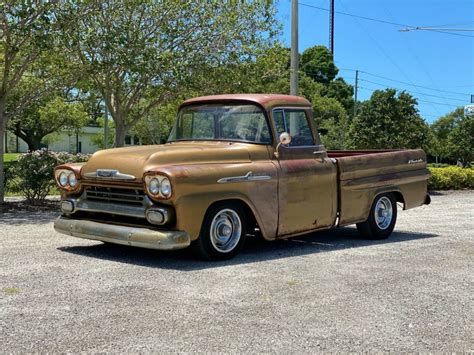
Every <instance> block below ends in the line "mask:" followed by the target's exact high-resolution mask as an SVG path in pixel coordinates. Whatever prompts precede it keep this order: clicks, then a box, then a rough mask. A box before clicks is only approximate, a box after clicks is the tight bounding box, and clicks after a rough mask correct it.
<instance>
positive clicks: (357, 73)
mask: <svg viewBox="0 0 474 355" xmlns="http://www.w3.org/2000/svg"><path fill="white" fill-rule="evenodd" d="M358 85H359V71H358V70H356V77H355V85H354V117H355V116H356V115H357V86H358Z"/></svg>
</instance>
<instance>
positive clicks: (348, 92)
mask: <svg viewBox="0 0 474 355" xmlns="http://www.w3.org/2000/svg"><path fill="white" fill-rule="evenodd" d="M322 95H324V96H327V97H331V98H334V99H336V100H337V101H339V102H340V103H341V104H342V106H343V107H344V108H345V109H346V112H347V113H348V114H351V115H352V112H353V107H354V99H353V97H352V96H353V95H354V88H353V87H352V85H349V84H348V83H346V81H345V80H344V79H343V78H336V79H335V80H333V81H331V82H330V83H329V85H327V87H326V89H325V90H324V91H323V92H322Z"/></svg>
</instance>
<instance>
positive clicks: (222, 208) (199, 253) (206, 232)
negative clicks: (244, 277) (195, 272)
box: [191, 202, 247, 260]
mask: <svg viewBox="0 0 474 355" xmlns="http://www.w3.org/2000/svg"><path fill="white" fill-rule="evenodd" d="M246 222H247V221H246V213H245V211H244V209H243V208H242V207H241V206H240V205H238V204H235V203H230V202H223V203H218V204H215V205H213V206H211V207H210V208H209V209H208V211H207V212H206V215H205V217H204V222H203V224H202V227H201V233H200V234H199V237H198V239H196V240H194V241H193V242H192V243H191V248H192V251H193V254H194V255H195V256H196V257H197V258H199V259H204V260H227V259H231V258H233V257H234V256H235V255H236V254H237V253H238V252H239V251H240V249H241V248H242V245H243V244H244V242H245V235H246V233H247V223H246Z"/></svg>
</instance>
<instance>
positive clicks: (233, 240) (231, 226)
mask: <svg viewBox="0 0 474 355" xmlns="http://www.w3.org/2000/svg"><path fill="white" fill-rule="evenodd" d="M241 236H242V221H241V220H240V217H239V215H238V214H237V212H235V211H234V210H231V209H223V210H221V211H219V212H217V213H216V215H215V216H214V218H213V219H212V222H211V228H210V237H211V238H210V239H211V243H212V246H213V247H214V248H215V249H216V250H217V251H219V252H221V253H229V252H231V251H232V250H233V249H234V248H235V247H236V246H237V244H239V240H240V238H241Z"/></svg>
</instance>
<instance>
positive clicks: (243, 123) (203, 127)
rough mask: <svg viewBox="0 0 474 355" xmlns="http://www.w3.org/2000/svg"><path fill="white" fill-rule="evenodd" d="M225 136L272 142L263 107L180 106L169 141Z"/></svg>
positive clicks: (228, 138)
mask: <svg viewBox="0 0 474 355" xmlns="http://www.w3.org/2000/svg"><path fill="white" fill-rule="evenodd" d="M179 140H228V141H243V142H250V143H262V144H263V143H265V144H270V143H271V136H270V129H269V127H268V123H267V120H266V119H265V114H264V113H263V111H262V110H261V109H260V108H259V107H257V106H255V105H222V104H214V105H193V106H186V107H183V108H182V109H181V110H180V111H179V113H178V119H177V120H176V124H175V126H174V128H173V130H172V131H171V134H170V137H169V139H168V142H170V141H179Z"/></svg>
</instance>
